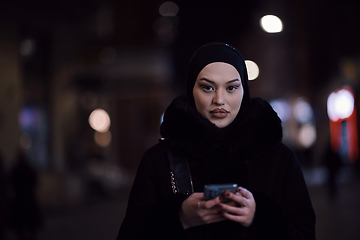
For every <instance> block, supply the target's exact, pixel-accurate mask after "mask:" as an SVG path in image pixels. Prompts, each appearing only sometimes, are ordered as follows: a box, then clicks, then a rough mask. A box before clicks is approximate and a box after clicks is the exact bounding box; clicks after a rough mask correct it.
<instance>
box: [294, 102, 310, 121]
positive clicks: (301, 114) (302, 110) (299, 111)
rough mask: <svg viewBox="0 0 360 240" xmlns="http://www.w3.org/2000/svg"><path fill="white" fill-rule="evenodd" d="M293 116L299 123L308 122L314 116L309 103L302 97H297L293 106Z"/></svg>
mask: <svg viewBox="0 0 360 240" xmlns="http://www.w3.org/2000/svg"><path fill="white" fill-rule="evenodd" d="M293 113H294V118H295V119H296V120H297V121H298V122H299V123H301V124H306V123H309V122H310V121H311V120H312V119H313V116H314V113H313V110H312V108H311V106H310V104H309V103H308V102H307V101H306V100H305V99H304V98H298V99H296V100H295V102H294V107H293Z"/></svg>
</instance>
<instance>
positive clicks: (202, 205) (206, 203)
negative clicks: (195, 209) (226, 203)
mask: <svg viewBox="0 0 360 240" xmlns="http://www.w3.org/2000/svg"><path fill="white" fill-rule="evenodd" d="M219 203H220V199H219V197H216V198H214V199H211V200H208V201H201V202H200V204H199V206H200V208H201V209H210V208H213V207H215V206H217V205H218V204H219Z"/></svg>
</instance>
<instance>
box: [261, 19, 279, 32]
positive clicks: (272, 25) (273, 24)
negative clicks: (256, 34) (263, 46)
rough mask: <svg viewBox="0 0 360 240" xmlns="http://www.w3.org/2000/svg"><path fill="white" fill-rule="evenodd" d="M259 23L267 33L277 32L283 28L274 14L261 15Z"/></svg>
mask: <svg viewBox="0 0 360 240" xmlns="http://www.w3.org/2000/svg"><path fill="white" fill-rule="evenodd" d="M260 25H261V27H262V28H263V29H264V31H265V32H268V33H279V32H281V31H282V29H283V24H282V22H281V20H280V18H278V17H277V16H274V15H266V16H263V17H262V18H261V20H260Z"/></svg>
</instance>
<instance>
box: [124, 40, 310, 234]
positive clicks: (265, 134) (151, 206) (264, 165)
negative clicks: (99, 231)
mask: <svg viewBox="0 0 360 240" xmlns="http://www.w3.org/2000/svg"><path fill="white" fill-rule="evenodd" d="M160 132H161V135H162V136H163V138H165V142H166V143H167V145H168V146H169V148H170V149H171V150H173V151H177V152H180V153H181V154H182V155H183V156H185V157H186V159H187V161H188V164H189V168H190V173H191V180H192V184H193V185H192V186H193V188H194V192H193V193H192V194H190V195H186V194H180V193H175V194H174V192H176V191H174V192H173V189H172V185H171V180H170V174H169V171H170V170H169V163H168V159H167V154H166V151H165V148H164V147H163V145H162V144H157V145H155V146H154V147H152V148H151V149H149V150H148V151H147V152H146V153H145V154H144V157H143V159H142V161H141V163H140V165H139V168H138V172H137V175H136V178H135V181H134V185H133V188H132V190H131V193H130V198H129V204H128V208H127V212H126V217H125V219H124V221H123V223H122V225H121V227H120V231H119V235H118V239H144V238H152V237H154V238H156V239H286V238H288V239H315V229H314V228H315V214H314V211H313V208H312V205H311V201H310V198H309V194H308V192H307V188H306V185H305V182H304V179H303V175H302V172H301V169H300V166H299V163H298V161H297V159H296V156H295V155H294V153H293V152H292V151H291V150H290V149H289V148H287V147H286V146H285V145H284V144H282V143H281V139H282V127H281V121H280V120H279V118H278V117H277V114H276V113H275V112H274V111H273V109H272V108H271V106H270V105H269V104H268V103H267V102H266V101H264V100H262V99H259V98H254V99H252V98H250V92H249V86H248V78H247V70H246V66H245V62H244V60H243V58H242V56H241V55H240V53H239V52H238V51H237V50H236V49H235V48H233V47H231V46H229V45H227V44H224V43H210V44H207V45H204V46H202V47H201V48H199V49H198V50H197V52H196V53H195V54H194V56H193V58H192V59H191V62H190V67H189V73H188V80H187V96H182V97H178V98H176V99H175V100H174V101H173V102H172V103H171V104H170V106H169V107H168V109H167V110H166V112H165V116H164V122H163V123H162V125H161V130H160ZM175 177H176V176H175ZM189 181H190V180H189ZM220 183H237V184H238V185H239V186H240V188H238V190H237V192H236V193H230V192H227V193H226V198H227V199H230V202H224V201H223V197H216V198H214V199H211V200H208V201H205V200H204V194H203V189H204V185H206V184H220Z"/></svg>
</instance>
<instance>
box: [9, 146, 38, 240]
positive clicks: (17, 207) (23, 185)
mask: <svg viewBox="0 0 360 240" xmlns="http://www.w3.org/2000/svg"><path fill="white" fill-rule="evenodd" d="M9 177H10V184H11V190H12V193H13V194H12V199H11V205H10V227H11V228H12V229H13V231H14V232H15V234H16V235H17V237H18V239H19V240H36V239H37V234H38V231H39V230H40V227H41V226H42V221H43V219H42V214H41V211H40V207H39V204H38V202H37V198H36V187H37V173H36V171H35V170H34V168H33V167H32V166H31V165H30V164H29V162H28V161H27V159H26V158H25V156H24V153H23V152H19V153H18V156H17V159H16V163H15V165H14V167H13V169H12V170H11V172H10V176H9Z"/></svg>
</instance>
